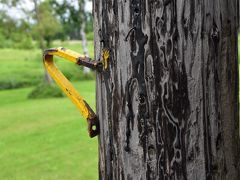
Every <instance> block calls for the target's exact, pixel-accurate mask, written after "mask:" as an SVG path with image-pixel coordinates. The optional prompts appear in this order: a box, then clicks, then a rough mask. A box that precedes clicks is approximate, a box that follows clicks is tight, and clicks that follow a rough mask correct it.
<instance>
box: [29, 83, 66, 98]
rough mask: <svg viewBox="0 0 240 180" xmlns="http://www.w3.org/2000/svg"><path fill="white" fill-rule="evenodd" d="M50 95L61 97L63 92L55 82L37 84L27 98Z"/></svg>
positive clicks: (47, 96)
mask: <svg viewBox="0 0 240 180" xmlns="http://www.w3.org/2000/svg"><path fill="white" fill-rule="evenodd" d="M52 97H63V93H62V91H61V90H60V88H59V87H57V85H56V84H48V83H41V84H39V85H37V86H36V87H35V88H34V89H33V90H32V91H31V92H30V94H29V95H28V98H29V99H43V98H52Z"/></svg>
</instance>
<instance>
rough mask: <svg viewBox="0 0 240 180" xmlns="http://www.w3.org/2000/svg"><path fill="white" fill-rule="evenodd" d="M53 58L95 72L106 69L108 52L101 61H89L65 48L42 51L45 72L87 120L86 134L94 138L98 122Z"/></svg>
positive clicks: (104, 52) (97, 129) (104, 53)
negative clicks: (55, 57)
mask: <svg viewBox="0 0 240 180" xmlns="http://www.w3.org/2000/svg"><path fill="white" fill-rule="evenodd" d="M53 56H59V57H62V58H64V59H67V60H68V61H71V62H73V63H75V64H78V65H83V66H86V67H89V68H91V69H95V70H102V69H106V68H107V60H108V58H109V52H108V51H103V55H102V57H103V59H102V60H101V61H95V60H91V59H90V58H88V57H86V56H83V55H81V54H79V53H77V52H74V51H71V50H68V49H65V48H62V47H60V48H52V49H47V50H45V51H44V55H43V62H44V66H45V68H46V70H47V71H48V73H49V74H50V76H51V77H52V78H53V79H54V80H55V82H56V83H57V84H58V86H59V87H60V88H61V89H62V91H63V92H64V93H65V94H66V95H67V96H68V97H69V98H70V99H71V100H72V102H73V103H74V104H75V105H76V106H77V108H78V109H79V111H80V112H81V114H82V116H83V117H84V118H86V119H87V122H88V132H89V136H90V137H94V136H96V135H98V134H99V120H98V118H97V116H96V114H95V113H94V111H93V110H92V109H91V107H90V106H89V105H88V103H87V102H86V101H85V100H84V99H83V98H82V97H81V95H80V94H79V93H78V92H77V90H76V89H75V88H74V87H73V85H72V84H71V83H70V82H69V81H68V79H67V78H66V77H65V76H64V75H63V74H62V73H61V71H60V70H59V69H58V68H57V67H56V65H55V63H54V62H53Z"/></svg>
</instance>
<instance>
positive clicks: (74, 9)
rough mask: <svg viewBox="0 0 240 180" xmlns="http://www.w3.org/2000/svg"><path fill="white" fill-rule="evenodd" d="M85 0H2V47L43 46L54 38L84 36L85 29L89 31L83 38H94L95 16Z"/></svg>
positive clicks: (0, 44) (0, 8) (70, 38)
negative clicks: (93, 16)
mask: <svg viewBox="0 0 240 180" xmlns="http://www.w3.org/2000/svg"><path fill="white" fill-rule="evenodd" d="M73 2H75V3H73ZM26 3H28V4H29V5H31V7H29V6H26ZM85 3H86V0H77V1H70V0H63V1H59V0H32V1H28V0H0V48H10V47H11V48H26V49H30V48H33V47H39V48H41V49H44V48H47V47H50V46H51V42H52V41H53V40H55V39H60V40H73V39H76V40H79V39H82V38H83V36H82V34H81V32H82V30H83V31H84V36H86V34H85V33H87V36H86V37H84V38H87V39H91V40H92V37H93V35H92V34H93V33H92V29H93V27H92V16H91V13H90V12H87V11H86V10H85V8H84V6H85ZM12 12H14V13H15V12H17V13H19V14H20V17H16V15H15V14H13V13H12ZM79 17H82V18H79ZM82 24H84V26H82ZM83 28H84V29H83Z"/></svg>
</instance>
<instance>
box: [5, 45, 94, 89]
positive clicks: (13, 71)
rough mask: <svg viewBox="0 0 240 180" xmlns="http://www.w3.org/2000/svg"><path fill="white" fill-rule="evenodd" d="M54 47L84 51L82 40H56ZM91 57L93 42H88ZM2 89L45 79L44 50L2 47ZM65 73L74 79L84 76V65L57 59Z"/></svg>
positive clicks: (27, 84)
mask: <svg viewBox="0 0 240 180" xmlns="http://www.w3.org/2000/svg"><path fill="white" fill-rule="evenodd" d="M52 46H53V47H59V46H62V47H66V48H69V49H72V50H75V51H77V52H80V53H82V52H83V51H82V48H81V42H80V41H67V42H61V41H55V42H53V45H52ZM88 49H89V54H90V57H93V42H89V43H88ZM0 54H1V56H0V63H1V66H0V72H1V76H0V89H6V88H17V87H26V86H30V85H36V84H38V83H39V82H40V81H42V79H43V73H44V69H43V64H42V52H41V51H40V50H39V49H32V50H18V49H0ZM57 64H58V65H59V67H60V69H61V70H62V71H63V73H64V74H65V75H66V76H67V77H68V78H69V79H72V80H76V79H78V80H79V79H81V78H82V77H83V74H82V71H81V70H80V69H81V68H82V67H79V66H77V65H74V64H73V63H70V62H67V61H63V60H59V59H58V61H57Z"/></svg>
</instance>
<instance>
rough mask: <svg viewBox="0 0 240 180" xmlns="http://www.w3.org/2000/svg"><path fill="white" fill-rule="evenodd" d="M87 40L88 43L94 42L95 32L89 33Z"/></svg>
mask: <svg viewBox="0 0 240 180" xmlns="http://www.w3.org/2000/svg"><path fill="white" fill-rule="evenodd" d="M86 38H87V40H88V41H92V40H93V39H94V34H93V32H88V33H87V35H86Z"/></svg>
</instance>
